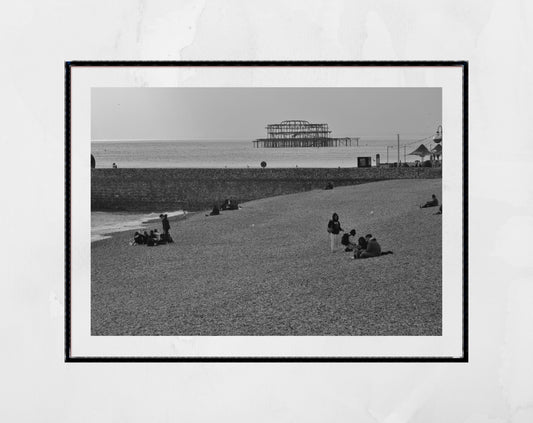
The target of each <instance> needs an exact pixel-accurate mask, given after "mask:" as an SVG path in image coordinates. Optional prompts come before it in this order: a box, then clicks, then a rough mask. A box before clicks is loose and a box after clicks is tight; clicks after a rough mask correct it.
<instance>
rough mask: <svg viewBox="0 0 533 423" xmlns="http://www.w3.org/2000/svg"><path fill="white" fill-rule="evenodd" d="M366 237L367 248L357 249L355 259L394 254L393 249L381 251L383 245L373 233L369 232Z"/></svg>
mask: <svg viewBox="0 0 533 423" xmlns="http://www.w3.org/2000/svg"><path fill="white" fill-rule="evenodd" d="M365 238H366V248H365V249H361V250H359V251H356V253H355V254H354V257H353V258H354V259H364V258H371V257H379V256H384V255H387V254H393V253H392V251H381V245H379V242H378V241H377V239H376V238H374V237H373V236H372V235H371V234H368V235H367V236H366V237H365Z"/></svg>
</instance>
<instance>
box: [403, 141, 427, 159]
mask: <svg viewBox="0 0 533 423" xmlns="http://www.w3.org/2000/svg"><path fill="white" fill-rule="evenodd" d="M408 155H409V156H419V157H420V159H421V160H422V161H424V157H426V156H430V155H431V151H429V150H428V149H427V147H426V146H425V145H424V144H420V146H419V147H418V148H417V149H416V150H414V151H412V152H411V153H409V154H408Z"/></svg>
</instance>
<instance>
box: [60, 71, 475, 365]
mask: <svg viewBox="0 0 533 423" xmlns="http://www.w3.org/2000/svg"><path fill="white" fill-rule="evenodd" d="M252 65H253V64H252ZM448 65H452V66H449V68H447V70H448V71H449V70H451V71H455V74H456V75H455V76H457V77H458V80H459V81H461V78H462V73H461V72H462V64H460V63H457V64H448ZM427 68H428V69H429V70H430V71H432V70H433V69H432V68H431V66H428V67H427ZM72 69H73V71H74V72H77V71H78V69H77V68H76V67H75V66H74V67H73V68H72ZM109 69H111V71H113V70H114V69H113V67H110V68H109ZM170 69H171V70H172V71H177V72H183V71H185V70H186V69H183V68H181V67H179V66H176V67H170ZM192 69H194V67H192ZM266 69H267V71H268V70H270V69H272V67H269V68H266ZM314 69H319V70H320V69H321V68H320V67H308V68H305V67H295V68H293V71H295V72H296V73H298V72H300V73H301V72H302V71H304V72H309V71H310V70H311V71H313V70H314ZM323 69H327V70H328V71H329V72H330V75H335V72H343V71H345V69H344V68H335V67H329V68H328V67H325V68H323ZM348 69H349V70H356V71H358V72H363V73H365V72H366V73H367V74H368V71H369V70H370V71H373V72H372V74H373V75H375V71H378V72H383V73H387V72H391V73H395V72H397V71H398V70H399V69H398V67H396V68H395V67H386V66H382V67H374V68H372V69H368V68H363V67H357V65H355V66H352V67H351V68H350V67H348ZM80 70H81V71H83V72H88V73H89V74H90V73H91V67H85V68H84V67H81V68H80ZM104 70H107V69H106V68H104ZM129 70H130V71H132V72H133V73H134V75H135V78H136V79H137V84H136V85H137V86H128V85H127V84H126V86H121V85H123V84H118V85H115V86H113V85H111V86H98V85H96V86H93V85H91V86H89V87H87V89H88V90H87V89H86V92H87V91H88V94H89V98H88V104H86V105H85V107H87V106H88V111H89V113H88V116H82V117H83V118H84V119H88V121H89V123H90V131H89V134H90V140H84V141H80V142H84V143H85V144H86V145H85V148H84V151H88V149H87V147H88V146H89V147H90V170H89V169H87V171H88V172H90V184H89V187H90V193H87V194H89V195H90V261H89V262H90V275H89V276H90V277H89V279H88V282H89V286H88V287H87V288H88V289H86V291H85V293H86V294H85V295H87V293H89V296H90V298H85V300H88V299H90V302H89V304H90V309H89V310H88V311H89V314H90V316H89V324H88V325H87V324H86V326H85V327H87V326H89V327H90V334H86V335H89V336H90V338H91V339H97V341H96V342H107V341H106V339H113V337H124V338H126V337H143V339H144V337H157V338H155V339H163V338H165V337H170V338H171V339H174V341H173V342H175V343H177V344H180V343H182V342H183V340H184V339H187V340H188V341H187V343H189V344H196V343H198V342H200V343H201V342H206V340H209V341H208V342H209V345H212V343H214V344H215V345H220V344H228V343H231V341H232V340H235V339H238V340H239V343H244V344H249V345H255V344H257V345H256V346H255V347H253V348H251V350H247V349H246V348H245V349H244V351H250V352H241V350H240V349H239V348H237V349H235V350H232V348H231V347H230V345H229V344H228V345H226V346H225V347H224V349H223V352H221V353H217V351H219V350H218V347H216V348H214V349H213V350H211V348H210V347H209V346H208V345H206V346H205V349H204V347H197V346H195V347H194V348H196V350H197V351H202V353H200V354H198V356H201V357H203V356H204V355H205V356H208V357H228V356H229V357H247V358H253V357H263V358H264V357H272V356H273V357H279V356H290V357H293V358H295V357H314V356H317V357H321V358H324V357H335V356H341V357H345V358H346V357H352V358H354V357H361V356H366V355H367V354H368V356H369V357H372V358H376V357H380V356H387V355H389V354H390V352H389V351H387V349H386V348H385V349H384V350H383V352H381V353H379V352H378V353H377V354H374V353H372V354H369V353H368V352H367V353H366V354H365V353H363V354H361V353H359V352H357V351H358V350H357V348H356V349H352V347H353V345H352V346H349V345H343V343H348V344H350V343H352V344H353V343H355V344H359V347H360V345H362V344H361V340H364V341H365V342H372V339H385V340H388V342H391V343H395V342H398V341H400V342H401V341H402V340H413V339H415V340H416V341H415V342H417V343H423V342H424V341H425V340H429V341H428V342H429V343H431V342H441V343H442V342H443V339H445V337H444V336H443V335H444V334H445V333H444V332H445V329H444V328H445V318H446V316H444V315H443V301H444V300H443V299H444V297H445V296H444V294H443V292H444V288H443V286H444V285H443V220H444V218H445V217H446V213H447V212H446V207H445V206H444V203H445V202H447V201H446V197H447V198H448V199H449V200H450V201H449V203H450V209H452V210H454V211H455V214H453V213H452V214H450V215H451V216H452V218H453V217H457V216H459V225H458V226H456V227H455V233H456V234H459V237H458V238H455V239H453V240H452V248H453V249H454V250H455V251H456V252H459V257H461V255H462V253H463V246H462V243H461V242H460V239H461V238H460V236H461V231H462V224H461V220H460V219H461V216H462V213H463V205H462V203H461V192H460V191H458V192H451V191H448V192H443V170H444V168H445V164H446V150H449V151H450V152H451V153H450V155H451V158H450V160H451V163H450V165H449V169H454V172H456V174H457V175H459V186H460V183H461V176H460V175H461V174H462V169H463V162H462V160H461V158H460V156H459V158H460V159H459V160H457V155H456V154H455V157H454V153H453V151H459V152H461V151H462V149H463V147H464V146H465V140H463V131H462V128H461V127H460V126H458V127H456V128H454V127H453V126H454V125H456V122H454V123H452V124H451V125H449V126H450V129H451V131H449V132H448V131H447V126H446V122H445V121H444V119H443V118H444V116H445V113H443V90H444V91H447V90H448V89H447V88H443V86H439V85H436V86H409V85H408V86H401V85H400V86H379V85H378V86H370V85H366V84H365V85H364V86H349V85H347V86H342V85H341V86H338V85H337V84H334V85H333V86H316V85H318V84H317V83H316V82H317V81H316V75H315V76H313V78H315V81H314V84H310V85H311V86H305V85H303V86H302V84H295V86H291V85H288V84H287V83H286V84H283V85H282V86H272V85H270V81H268V82H269V83H268V84H266V85H267V86H261V85H260V84H256V86H242V85H238V86H235V84H232V83H231V82H230V83H228V84H227V86H220V85H222V84H219V83H218V79H216V78H214V77H213V76H212V75H211V76H209V78H211V79H212V80H213V82H214V84H212V85H214V86H194V85H193V86H190V85H189V86H187V85H186V86H158V85H156V86H150V85H149V84H144V83H140V84H139V80H141V79H142V78H144V76H140V74H139V73H138V72H142V71H145V70H148V71H149V72H153V71H154V69H153V68H148V69H146V68H143V67H142V66H137V67H136V66H134V65H132V66H131V67H130V68H129ZM164 70H167V69H164ZM188 70H189V72H191V70H190V69H188ZM208 70H209V71H210V72H215V73H216V72H217V71H221V70H222V71H224V72H226V73H230V74H231V73H232V72H233V73H237V72H238V70H240V71H241V72H242V71H243V70H245V71H246V70H253V71H256V72H257V71H258V70H259V71H262V70H264V69H263V68H261V67H259V66H256V67H255V68H254V67H253V66H249V67H248V68H247V67H230V66H226V67H224V66H220V67H212V68H209V69H208ZM274 70H275V71H280V70H287V69H286V68H285V69H281V68H275V67H274ZM400 70H401V71H406V72H409V71H410V70H412V68H408V67H406V68H405V69H401V68H400ZM93 71H94V69H93ZM158 71H159V69H155V72H156V73H157V72H158ZM417 71H419V70H418V69H417ZM135 72H137V73H135ZM319 81H320V79H319ZM358 82H359V81H358V80H357V79H355V80H354V81H352V83H358ZM106 85H110V84H106ZM206 85H208V84H206ZM257 85H259V86H257ZM313 85H315V86H313ZM354 85H358V84H354ZM461 88H462V85H461V84H459V85H458V89H457V90H456V91H457V92H455V93H454V94H455V95H456V97H457V98H459V99H462V98H463V95H464V94H465V93H464V92H462V90H461ZM72 99H73V101H74V100H75V96H73V98H72ZM459 105H460V103H459ZM454 112H455V114H456V115H458V116H459V118H461V117H462V113H463V111H462V110H461V108H460V107H459V108H458V109H457V110H454ZM71 117H72V119H73V121H75V120H76V112H74V111H73V112H72V116H71ZM459 123H460V121H459ZM456 126H457V125H456ZM445 133H446V134H445ZM448 137H449V138H448ZM445 139H446V140H445ZM447 139H450V141H447ZM77 142H78V141H76V139H75V137H73V138H72V140H71V148H72V151H76V150H77V146H76V145H75V143H77ZM447 143H453V144H455V150H454V149H452V148H450V149H447V147H446V146H447ZM88 165H89V154H87V161H86V163H85V166H88ZM73 170H74V169H73ZM76 194H77V192H75V191H74V190H73V198H75V196H76ZM87 200H88V199H87V198H85V201H86V206H87V205H88V203H87ZM457 200H459V202H457ZM86 206H85V207H86ZM454 222H457V219H455V220H454ZM454 241H455V242H454ZM457 241H458V242H457ZM86 259H89V257H86ZM458 264H459V266H460V263H458ZM458 264H457V263H456V264H455V266H457V265H458ZM455 275H457V276H459V277H457V276H455V277H454V279H451V278H449V280H448V282H447V284H448V285H453V286H455V289H458V290H459V292H460V291H461V290H462V288H463V284H464V283H465V280H464V278H463V275H462V274H461V268H460V267H458V268H456V269H455ZM463 299H464V297H461V295H459V296H458V297H457V299H456V305H457V304H458V305H459V308H457V309H456V310H454V313H451V314H452V318H454V319H455V320H456V321H457V320H458V321H459V322H461V319H462V317H463V315H462V308H461V305H462V300H463ZM74 304H75V303H74ZM71 312H72V313H73V314H75V310H74V307H72V309H71ZM458 329H459V330H458V331H457V328H456V333H455V335H454V338H455V339H454V345H457V344H459V345H460V349H459V351H458V352H456V353H455V354H453V355H451V356H447V355H446V354H438V355H437V354H436V353H434V352H433V351H431V352H430V353H429V354H427V356H429V357H438V358H444V359H446V358H447V359H464V347H465V345H464V335H465V334H464V330H463V329H464V328H463V327H459V328H458ZM73 332H75V331H74V330H73ZM449 333H450V332H449V331H448V335H449ZM106 337H109V338H106ZM271 340H275V344H277V343H279V344H280V345H283V347H278V348H280V349H276V350H275V351H273V352H271V353H269V351H268V348H267V349H264V348H261V347H260V345H261V344H264V343H268V342H270V341H271ZM316 341H318V343H319V344H322V343H323V344H327V345H328V347H327V348H326V349H325V350H324V351H322V350H320V352H318V353H316V352H314V349H313V348H314V347H311V346H312V345H313V343H316ZM339 342H340V345H338V346H336V347H335V344H336V343H339ZM461 343H462V344H461ZM391 345H392V344H391ZM254 348H255V349H254ZM186 349H187V348H185V350H186ZM259 350H261V351H262V352H261V353H258V352H257V351H259ZM177 351H178V356H179V357H182V356H186V357H189V354H185V353H183V352H181V351H180V347H178V348H177ZM251 351H254V352H251ZM396 351H398V354H399V357H403V355H402V353H401V352H400V351H401V349H396ZM425 351H429V350H428V348H427V346H425V347H423V348H421V349H420V350H419V351H417V349H416V348H415V349H414V352H411V354H415V355H414V357H425V358H427V357H426V355H425ZM456 351H457V349H456ZM126 355H127V356H129V355H131V354H126ZM193 355H195V354H193ZM412 357H413V356H411V355H408V358H412Z"/></svg>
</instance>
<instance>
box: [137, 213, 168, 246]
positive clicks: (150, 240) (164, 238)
mask: <svg viewBox="0 0 533 423" xmlns="http://www.w3.org/2000/svg"><path fill="white" fill-rule="evenodd" d="M159 218H160V219H161V223H162V224H163V233H160V232H159V231H158V230H157V229H153V230H151V231H150V233H148V232H147V231H144V232H143V233H140V232H135V234H134V235H133V241H132V242H131V245H147V246H148V247H153V246H155V245H161V244H170V243H171V242H174V240H173V239H172V237H171V236H170V223H169V221H168V215H166V214H160V215H159Z"/></svg>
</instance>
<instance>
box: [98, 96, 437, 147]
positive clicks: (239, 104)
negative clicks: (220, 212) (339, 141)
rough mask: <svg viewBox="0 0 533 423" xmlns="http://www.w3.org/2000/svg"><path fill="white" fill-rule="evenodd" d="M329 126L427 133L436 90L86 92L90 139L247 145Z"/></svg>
mask: <svg viewBox="0 0 533 423" xmlns="http://www.w3.org/2000/svg"><path fill="white" fill-rule="evenodd" d="M289 119H301V120H307V121H309V122H311V123H328V124H329V129H330V130H331V131H332V133H331V136H333V137H345V136H352V137H355V136H364V135H367V136H368V135H394V134H396V133H400V134H402V135H407V136H408V135H431V134H433V133H434V132H435V130H436V128H437V126H438V125H439V124H441V123H442V90H441V88H93V89H92V90H91V134H92V135H91V137H92V140H94V141H98V140H201V139H232V140H241V139H242V140H253V139H256V138H263V137H265V136H266V130H265V126H266V125H267V124H269V123H279V122H281V121H283V120H289Z"/></svg>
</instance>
